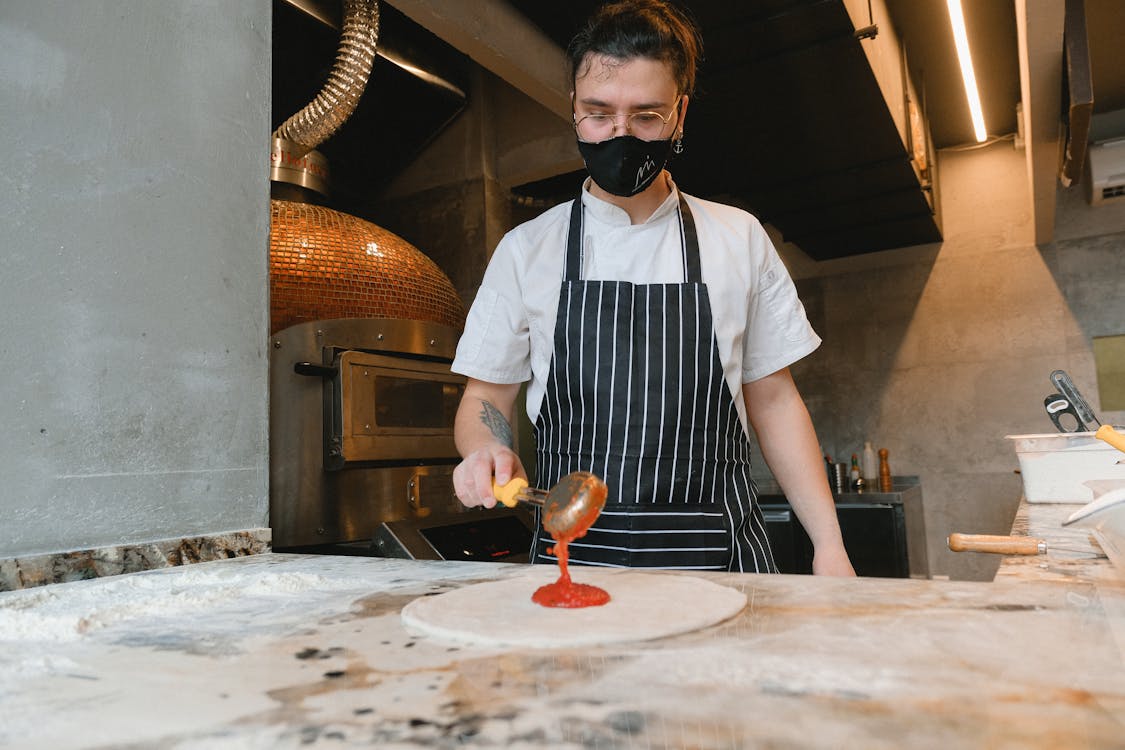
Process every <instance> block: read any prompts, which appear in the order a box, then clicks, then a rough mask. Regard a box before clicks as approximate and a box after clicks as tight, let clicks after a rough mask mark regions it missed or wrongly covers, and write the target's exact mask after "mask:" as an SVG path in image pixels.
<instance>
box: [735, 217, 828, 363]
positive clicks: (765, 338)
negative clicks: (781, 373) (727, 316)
mask: <svg viewBox="0 0 1125 750" xmlns="http://www.w3.org/2000/svg"><path fill="white" fill-rule="evenodd" d="M759 232H760V233H759V234H758V235H757V236H755V237H752V240H751V243H752V244H753V245H755V246H754V247H753V248H752V257H753V258H754V260H755V262H756V265H757V268H756V269H755V270H756V274H755V275H756V277H757V278H756V284H754V286H753V288H752V289H751V290H750V294H749V298H748V310H747V326H746V339H745V341H744V342H743V346H744V348H743V363H742V382H744V383H750V382H753V381H755V380H759V379H761V378H764V377H765V376H767V375H770V374H772V373H775V372H777V371H778V370H780V369H782V368H785V367H788V366H789V365H791V364H793V363H794V362H796V361H798V360H800V359H801V358H803V357H805V356H807V355H808V354H810V353H811V352H813V351H814V350H816V348H817V347H818V346H820V337H819V336H817V335H816V332H815V331H814V330H813V328H812V325H811V324H810V323H809V320H808V316H807V315H806V314H805V306H804V305H803V304H801V300H800V298H799V297H798V296H797V287H796V286H795V285H794V284H793V279H792V278H791V277H790V276H789V271H788V270H787V269H786V268H785V264H784V263H782V262H781V258H780V257H779V256H778V254H777V250H776V249H775V248H774V246H773V243H772V242H770V241H769V237H767V236H766V235H765V232H764V231H761V230H759Z"/></svg>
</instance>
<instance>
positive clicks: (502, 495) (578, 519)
mask: <svg viewBox="0 0 1125 750" xmlns="http://www.w3.org/2000/svg"><path fill="white" fill-rule="evenodd" d="M492 492H493V494H494V495H496V499H497V500H499V501H500V502H501V503H502V504H503V505H505V506H507V507H509V508H514V507H516V503H527V504H529V505H537V506H539V507H541V508H543V528H544V529H546V530H547V533H549V534H550V535H551V536H552V537H554V539H555V540H556V541H560V540H562V539H576V538H578V537H580V536H582V535H583V534H585V533H586V530H587V529H589V528H590V526H591V525H592V524H593V523H594V521H595V520H597V517H598V514H599V513H601V512H602V508H604V507H605V499H606V495H608V494H609V490H608V488H607V487H606V486H605V482H603V481H602V480H600V479H598V477H596V476H595V475H593V474H591V473H590V472H588V471H575V472H572V473H570V474H567V475H566V476H565V477H563V478H562V479H560V480H559V483H558V484H556V485H555V486H554V487H552V488H551V489H550V490H549V491H548V490H540V489H535V488H534V487H528V485H527V480H526V479H521V478H519V477H516V478H514V479H512V480H511V481H509V482H508V483H507V484H505V485H503V486H500V485H498V484H496V482H495V481H493V483H492Z"/></svg>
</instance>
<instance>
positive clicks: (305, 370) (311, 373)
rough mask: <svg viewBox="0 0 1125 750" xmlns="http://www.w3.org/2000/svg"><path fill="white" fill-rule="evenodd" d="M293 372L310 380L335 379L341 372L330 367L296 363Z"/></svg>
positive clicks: (337, 368)
mask: <svg viewBox="0 0 1125 750" xmlns="http://www.w3.org/2000/svg"><path fill="white" fill-rule="evenodd" d="M293 372H295V373H297V374H298V375H306V376H308V377H310V378H334V377H336V375H337V374H338V373H339V372H340V368H339V367H331V366H329V365H314V364H313V363H312V362H295V363H293Z"/></svg>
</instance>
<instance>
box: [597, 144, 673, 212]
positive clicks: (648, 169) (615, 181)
mask: <svg viewBox="0 0 1125 750" xmlns="http://www.w3.org/2000/svg"><path fill="white" fill-rule="evenodd" d="M578 151H579V153H581V154H582V159H583V161H585V162H586V171H587V172H589V173H590V177H591V178H592V179H593V180H594V182H596V183H597V185H598V187H600V188H601V189H602V190H604V191H606V192H607V193H610V194H611V195H617V196H621V197H622V198H628V197H630V196H633V195H636V194H637V193H639V192H641V191H643V190H644V189H645V188H647V187H648V186H649V185H651V184H652V182H653V180H655V179H656V176H657V175H659V174H660V173H661V171H663V169H664V165H665V164H667V163H668V159H669V158H670V157H671V155H672V139H671V138H668V139H667V140H663V141H642V140H641V139H640V138H636V137H635V136H631V135H621V136H617V137H616V138H610V139H609V140H606V141H602V142H601V143H587V142H585V141H581V140H580V141H578Z"/></svg>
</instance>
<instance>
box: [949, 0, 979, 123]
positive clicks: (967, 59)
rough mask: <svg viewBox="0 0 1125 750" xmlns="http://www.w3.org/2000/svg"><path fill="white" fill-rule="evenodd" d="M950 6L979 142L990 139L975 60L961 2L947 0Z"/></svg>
mask: <svg viewBox="0 0 1125 750" xmlns="http://www.w3.org/2000/svg"><path fill="white" fill-rule="evenodd" d="M946 5H947V6H949V22H950V23H951V24H952V25H953V40H954V42H955V43H956V44H957V60H958V61H959V62H960V63H961V78H962V79H963V80H964V81H965V97H966V98H967V99H968V100H969V114H971V115H972V117H973V130H974V131H975V132H976V136H977V142H978V143H979V142H983V141H984V140H985V139H986V138H988V131H987V130H985V129H984V114H983V113H982V112H981V108H980V94H979V93H978V92H977V77H976V75H975V74H974V73H973V58H972V56H971V55H970V54H969V37H968V34H966V33H965V15H964V13H962V12H961V0H946Z"/></svg>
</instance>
